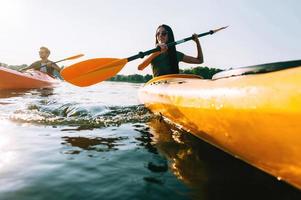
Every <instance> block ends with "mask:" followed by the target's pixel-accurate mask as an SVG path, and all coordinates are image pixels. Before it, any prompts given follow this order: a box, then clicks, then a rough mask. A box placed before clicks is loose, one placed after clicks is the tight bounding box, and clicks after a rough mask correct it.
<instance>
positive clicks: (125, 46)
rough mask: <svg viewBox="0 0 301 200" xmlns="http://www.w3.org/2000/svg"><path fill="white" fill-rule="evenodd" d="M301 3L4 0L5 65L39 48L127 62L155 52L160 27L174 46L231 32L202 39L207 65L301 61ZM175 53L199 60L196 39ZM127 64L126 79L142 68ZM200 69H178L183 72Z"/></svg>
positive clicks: (0, 6) (0, 45)
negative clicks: (163, 26) (175, 42)
mask: <svg viewBox="0 0 301 200" xmlns="http://www.w3.org/2000/svg"><path fill="white" fill-rule="evenodd" d="M300 8H301V1H300V0H287V1H283V0H185V1H175V0H149V1H145V0H119V1H118V0H85V1H82V0H51V1H49V0H0V62H3V63H7V64H11V65H19V64H31V63H32V62H33V61H36V60H38V59H39V57H38V51H39V47H40V46H46V47H48V48H49V49H50V50H51V55H50V59H51V60H53V61H55V60H60V59H63V58H65V57H69V56H72V55H75V54H79V53H84V54H85V57H83V58H81V59H78V60H74V61H68V62H64V63H61V65H65V66H68V65H70V64H72V63H75V62H78V61H81V60H85V59H90V58H103V57H113V58H124V57H129V56H132V55H134V54H136V53H138V52H139V51H145V50H149V49H151V48H153V47H154V42H155V31H156V28H157V27H158V26H159V25H161V24H168V25H170V26H171V27H172V29H173V31H174V35H175V38H176V40H179V39H182V38H184V37H188V36H191V35H192V34H193V33H202V32H207V31H209V30H211V29H216V28H219V27H221V26H225V25H229V26H230V27H229V28H228V29H226V30H224V31H221V32H219V33H217V34H214V35H212V36H206V37H203V38H200V42H201V46H202V49H203V54H204V63H203V64H202V65H203V66H208V67H215V68H221V69H226V68H235V67H242V66H248V65H255V64H263V63H269V62H278V61H285V60H296V59H301V39H300V36H301V12H300ZM177 50H178V51H181V52H183V53H184V54H186V55H190V56H196V54H197V51H196V45H195V43H194V42H193V41H189V42H186V43H184V44H181V45H178V46H177ZM141 62H142V60H141V59H139V60H136V61H132V62H130V63H128V64H127V65H126V66H125V67H124V69H123V70H122V71H121V72H120V73H121V74H134V73H140V74H141V73H142V74H145V73H151V69H150V67H148V68H147V69H145V70H144V71H143V72H141V71H138V70H137V66H138V64H139V63H141ZM195 66H197V65H192V64H183V63H182V64H180V67H181V68H183V69H184V68H191V67H195Z"/></svg>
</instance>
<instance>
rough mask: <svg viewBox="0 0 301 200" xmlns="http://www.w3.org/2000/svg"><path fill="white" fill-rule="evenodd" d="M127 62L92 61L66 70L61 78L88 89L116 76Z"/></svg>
mask: <svg viewBox="0 0 301 200" xmlns="http://www.w3.org/2000/svg"><path fill="white" fill-rule="evenodd" d="M127 62H128V61H127V59H126V58H124V59H118V58H96V59H90V60H86V61H82V62H79V63H76V64H74V65H71V66H69V67H66V68H64V69H63V70H62V71H61V76H62V77H63V78H64V80H65V81H67V82H69V83H71V84H73V85H76V86H80V87H86V86H90V85H93V84H96V83H99V82H101V81H104V80H107V79H109V78H111V77H112V76H115V75H116V74H117V73H118V72H119V71H120V70H121V69H122V68H123V66H124V65H125V64H126V63H127Z"/></svg>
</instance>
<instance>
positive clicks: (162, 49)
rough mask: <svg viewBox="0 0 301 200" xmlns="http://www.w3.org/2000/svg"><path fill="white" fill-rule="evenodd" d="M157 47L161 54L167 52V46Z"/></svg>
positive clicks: (160, 45)
mask: <svg viewBox="0 0 301 200" xmlns="http://www.w3.org/2000/svg"><path fill="white" fill-rule="evenodd" d="M157 46H159V47H160V48H161V50H160V52H161V53H165V52H166V51H167V50H168V46H167V45H166V44H157Z"/></svg>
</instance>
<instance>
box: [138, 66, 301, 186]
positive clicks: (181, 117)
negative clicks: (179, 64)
mask: <svg viewBox="0 0 301 200" xmlns="http://www.w3.org/2000/svg"><path fill="white" fill-rule="evenodd" d="M300 63H301V62H300ZM300 63H299V64H300ZM297 64H298V63H297ZM267 66H269V65H267ZM299 66H300V67H295V68H291V69H285V70H280V71H275V72H270V73H262V74H246V75H242V76H234V73H232V72H231V74H229V75H227V74H226V72H225V73H224V75H223V77H226V78H220V79H217V80H204V79H201V78H200V77H197V76H192V75H166V76H162V77H156V78H154V79H153V80H151V81H149V82H148V83H146V84H145V85H144V87H142V88H141V89H140V91H139V99H140V101H141V102H142V103H144V104H145V106H146V107H147V108H149V109H150V110H151V111H152V112H154V113H156V114H159V115H162V116H164V117H165V118H167V119H168V120H169V121H172V122H174V123H175V124H177V125H179V127H180V128H183V129H185V130H187V131H189V132H190V133H192V134H194V135H196V136H197V137H199V138H201V139H203V140H205V141H207V142H209V143H211V144H213V145H215V146H217V147H219V148H221V149H223V150H224V151H226V152H228V153H230V154H232V155H233V156H235V157H237V158H240V159H242V160H244V161H245V162H248V163H249V164H251V165H253V166H256V167H257V168H259V169H262V170H264V171H266V172H268V173H270V174H272V175H274V176H275V177H277V178H278V179H279V180H280V179H282V180H285V181H286V182H288V183H290V184H292V185H294V186H295V187H297V188H299V189H301V123H300V119H301V89H300V85H301V64H300V65H299ZM245 69H246V68H244V70H245ZM227 73H228V72H227ZM225 75H227V76H225ZM232 76H233V77H232ZM216 77H217V76H216Z"/></svg>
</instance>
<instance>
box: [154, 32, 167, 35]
mask: <svg viewBox="0 0 301 200" xmlns="http://www.w3.org/2000/svg"><path fill="white" fill-rule="evenodd" d="M156 35H157V36H159V35H162V36H166V35H167V31H162V32H157V34H156Z"/></svg>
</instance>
